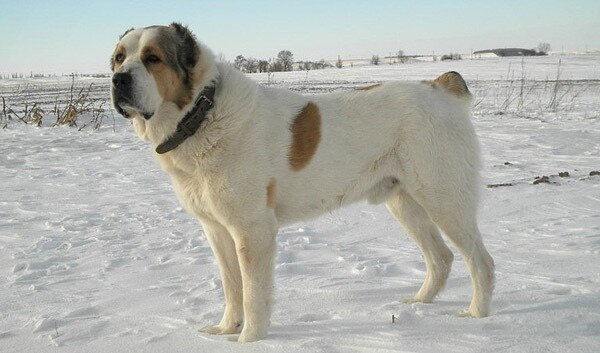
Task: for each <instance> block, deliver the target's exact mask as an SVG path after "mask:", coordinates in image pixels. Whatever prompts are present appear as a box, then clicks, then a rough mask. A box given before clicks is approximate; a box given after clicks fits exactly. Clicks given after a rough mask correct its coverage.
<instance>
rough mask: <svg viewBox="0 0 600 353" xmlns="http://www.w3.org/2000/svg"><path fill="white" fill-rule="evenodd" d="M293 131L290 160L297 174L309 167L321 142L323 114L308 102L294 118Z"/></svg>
mask: <svg viewBox="0 0 600 353" xmlns="http://www.w3.org/2000/svg"><path fill="white" fill-rule="evenodd" d="M291 131H292V144H291V145H290V149H289V155H288V159H289V161H290V166H291V167H292V170H294V171H296V172H297V171H300V170H302V169H303V168H304V167H306V166H307V165H308V163H309V162H310V160H311V158H312V157H313V156H314V154H315V153H316V152H317V147H318V146H319V142H320V141H321V114H320V113H319V108H318V107H317V105H316V104H315V103H313V102H308V103H306V105H305V106H304V107H302V110H301V111H300V113H298V115H296V117H295V118H294V122H293V123H292V127H291Z"/></svg>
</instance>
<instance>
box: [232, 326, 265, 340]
mask: <svg viewBox="0 0 600 353" xmlns="http://www.w3.org/2000/svg"><path fill="white" fill-rule="evenodd" d="M266 336H267V329H259V330H256V329H255V330H252V329H244V330H242V333H241V334H240V337H238V342H240V343H248V342H256V341H260V340H261V339H263V338H265V337H266Z"/></svg>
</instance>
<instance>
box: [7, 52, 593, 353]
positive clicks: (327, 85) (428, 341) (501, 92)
mask: <svg viewBox="0 0 600 353" xmlns="http://www.w3.org/2000/svg"><path fill="white" fill-rule="evenodd" d="M599 63H600V55H598V54H588V55H565V56H548V57H532V58H526V59H524V60H521V59H520V58H499V59H485V60H462V61H456V62H429V63H413V64H406V65H393V66H390V65H380V66H367V67H360V68H358V67H357V68H343V69H328V70H320V71H309V72H306V71H302V72H289V73H275V74H272V75H267V74H254V75H251V77H252V78H253V79H255V80H257V81H258V82H260V83H262V84H268V85H277V86H282V87H287V88H289V89H291V90H294V91H298V92H301V93H306V94H323V93H326V92H331V91H337V90H347V89H353V88H355V87H360V86H364V85H368V84H371V83H375V82H381V81H387V80H421V79H433V78H435V77H436V76H438V75H439V74H441V73H443V72H445V71H448V70H456V71H458V72H460V73H461V74H462V75H463V76H464V77H465V79H466V80H467V82H468V84H469V87H470V89H471V91H472V92H473V93H474V96H475V99H474V108H473V121H474V125H475V128H476V130H477V132H478V135H479V137H480V141H481V146H482V150H483V158H484V167H483V171H482V176H483V182H484V185H482V189H483V192H482V194H483V197H482V203H481V210H480V226H481V230H482V233H483V234H484V241H485V243H486V245H487V247H488V249H489V251H490V253H491V254H492V256H493V257H494V258H495V260H496V266H497V285H496V291H495V298H494V302H493V308H492V315H491V316H490V317H488V318H484V319H477V320H476V319H466V318H460V317H458V316H457V315H456V314H457V313H458V312H459V311H460V310H462V309H464V308H466V307H467V306H468V303H469V300H470V295H471V288H470V281H469V278H468V275H467V272H466V269H465V266H464V263H463V262H462V259H461V258H460V257H459V256H457V257H456V261H455V263H454V266H453V269H452V273H451V275H450V279H449V281H448V284H447V288H446V290H445V291H444V292H442V294H441V295H440V296H439V297H438V299H437V300H436V301H435V302H434V303H433V304H411V305H408V304H403V303H402V302H401V299H402V298H404V297H409V296H411V295H412V294H414V293H415V292H416V291H417V290H418V288H419V286H420V284H421V282H422V280H423V277H424V275H425V271H424V270H425V267H424V263H423V261H422V259H421V256H420V253H419V250H418V249H417V248H416V246H415V245H414V243H413V242H412V241H410V240H409V238H408V237H407V236H406V235H405V234H404V232H403V230H402V229H401V227H400V226H399V224H397V223H396V222H395V220H393V219H392V217H391V216H390V215H389V214H388V213H387V210H386V209H385V207H384V206H383V205H379V206H371V205H367V204H366V203H359V204H356V205H353V206H351V207H348V208H345V209H342V210H340V211H336V212H333V213H331V214H326V215H324V216H322V217H320V218H318V219H315V220H312V221H308V222H304V223H301V224H296V225H294V226H290V227H285V228H282V229H281V230H280V233H279V236H278V248H279V249H278V259H277V262H276V280H275V283H276V290H275V299H276V300H275V303H276V304H275V307H274V313H273V317H272V324H271V329H270V334H269V336H268V337H267V339H265V340H264V341H261V342H257V343H252V344H248V345H243V346H242V345H238V344H237V343H234V342H230V341H229V339H230V338H231V337H227V336H207V335H204V334H200V333H198V332H197V329H198V328H199V327H202V326H204V325H207V324H212V323H215V322H216V321H217V320H219V318H220V315H221V311H222V309H223V307H222V303H223V299H222V290H221V282H220V279H219V276H218V271H217V267H216V265H215V262H214V257H213V255H212V253H211V250H210V247H209V245H208V243H207V241H206V238H205V236H204V234H203V232H202V229H201V227H200V225H199V224H198V222H197V221H196V220H195V219H194V218H193V217H191V216H190V215H188V214H187V213H186V212H185V211H184V210H182V208H181V207H180V206H179V204H178V202H177V200H176V198H175V195H174V193H173V192H172V190H171V186H170V183H169V180H168V177H167V175H166V174H165V173H164V172H163V171H161V170H160V168H159V167H158V165H157V163H156V162H155V161H154V160H153V157H152V153H151V148H150V146H148V145H147V144H146V143H145V142H142V141H140V140H139V139H138V138H137V137H136V136H135V134H134V132H133V131H132V128H131V127H130V126H129V123H128V122H127V121H126V120H125V119H123V118H121V117H120V116H118V114H116V112H114V111H112V110H111V109H110V104H109V103H108V84H109V80H108V79H107V78H94V79H84V78H75V79H74V80H72V79H71V78H69V77H60V78H52V79H22V80H0V96H3V97H4V98H5V99H4V109H3V111H2V112H0V128H2V127H4V128H3V129H0V148H1V149H0V151H1V152H0V180H2V188H1V189H0V191H1V192H0V194H1V195H2V196H1V197H0V298H1V299H0V351H1V352H57V351H60V352H100V353H103V352H190V351H194V352H379V351H393V352H459V351H460V352H503V351H506V352H508V351H510V352H561V353H563V352H597V351H598V349H599V348H600V300H599V298H600V175H590V174H596V173H593V172H594V171H599V170H600V98H599V97H600V65H598V64H599ZM90 85H91V86H90ZM71 87H73V88H71ZM82 95H85V97H83V98H82V100H81V102H80V103H81V104H82V105H80V106H77V104H78V103H77V99H78V97H81V96H82ZM70 106H75V107H76V108H77V111H76V112H77V114H75V115H74V117H76V119H75V120H74V124H72V122H73V121H72V120H71V121H69V122H67V123H64V124H58V125H60V126H57V127H54V128H53V127H52V126H53V125H55V123H56V120H57V118H58V117H60V116H64V111H66V110H68V109H69V107H70ZM32 107H37V108H39V109H41V111H40V112H38V115H37V118H38V119H37V120H31V119H30V118H31V117H34V113H32V110H31V109H32ZM9 115H10V119H9ZM28 116H29V118H28ZM100 116H101V120H100V121H99V120H98V119H100ZM40 117H41V119H40ZM94 119H96V120H95V123H94ZM23 120H24V121H25V122H28V123H27V124H26V123H25V122H24V121H23ZM367 123H368V122H367ZM35 125H39V127H36V126H35ZM68 125H73V126H68ZM562 172H568V175H567V174H562V176H559V175H558V174H559V173H562ZM543 176H547V178H541V177H543ZM536 177H540V178H538V179H536ZM536 180H538V181H536ZM539 180H541V182H540V181H539ZM534 181H535V184H534ZM392 315H394V316H395V317H396V318H397V319H396V321H395V323H392V322H391V316H392ZM57 347H59V348H57Z"/></svg>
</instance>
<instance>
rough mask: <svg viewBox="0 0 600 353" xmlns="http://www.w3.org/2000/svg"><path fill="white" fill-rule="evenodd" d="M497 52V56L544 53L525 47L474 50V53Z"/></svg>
mask: <svg viewBox="0 0 600 353" xmlns="http://www.w3.org/2000/svg"><path fill="white" fill-rule="evenodd" d="M483 54H496V55H497V56H538V55H544V54H542V53H539V52H537V51H536V50H535V49H524V48H501V49H486V50H478V51H476V52H473V55H483Z"/></svg>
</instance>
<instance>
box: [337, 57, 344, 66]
mask: <svg viewBox="0 0 600 353" xmlns="http://www.w3.org/2000/svg"><path fill="white" fill-rule="evenodd" d="M342 66H344V63H343V62H342V58H340V56H339V55H338V59H337V61H336V62H335V67H337V68H338V69H341V68H342Z"/></svg>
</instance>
